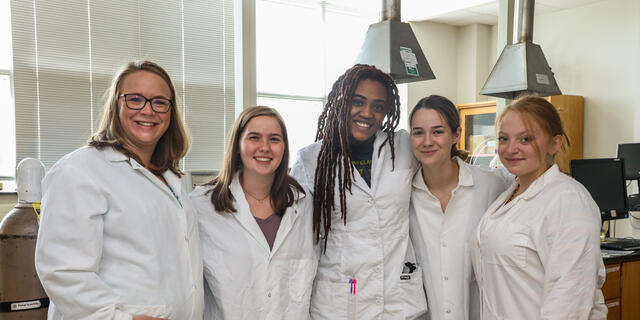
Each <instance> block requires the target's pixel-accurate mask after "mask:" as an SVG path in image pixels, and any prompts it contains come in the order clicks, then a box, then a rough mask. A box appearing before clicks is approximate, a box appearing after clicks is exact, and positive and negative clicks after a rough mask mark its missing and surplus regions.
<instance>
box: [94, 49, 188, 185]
mask: <svg viewBox="0 0 640 320" xmlns="http://www.w3.org/2000/svg"><path fill="white" fill-rule="evenodd" d="M138 71H147V72H151V73H154V74H156V75H158V76H159V77H160V78H162V79H163V80H164V82H165V83H166V84H167V86H168V87H169V89H170V90H171V97H170V99H171V108H170V110H171V111H170V112H171V117H170V120H169V127H168V128H167V131H165V133H164V134H163V135H162V137H160V140H158V143H157V144H156V147H155V149H154V150H153V154H152V155H151V160H150V166H151V167H150V168H148V169H149V171H151V172H153V173H154V174H161V173H163V172H164V171H166V170H171V171H172V172H173V173H175V174H177V175H178V176H181V175H182V171H181V170H180V168H179V165H180V159H182V158H183V157H184V156H185V155H186V154H187V152H188V151H189V145H190V138H189V134H188V132H187V129H186V128H185V126H184V124H183V123H182V114H181V112H180V109H179V106H180V103H179V102H180V100H179V98H178V96H177V95H176V89H175V87H174V86H173V82H172V81H171V77H169V74H168V73H167V71H165V70H164V69H163V68H162V67H161V66H159V65H158V64H156V63H154V62H151V61H146V60H142V61H131V62H129V63H127V64H125V65H124V66H122V67H121V68H120V70H118V72H116V74H115V76H114V77H113V80H112V81H111V86H110V87H109V89H108V90H107V92H106V94H105V101H104V105H103V108H102V118H101V120H100V125H99V127H98V130H97V131H96V133H94V134H93V136H92V137H91V138H89V140H88V142H87V144H88V145H90V146H93V147H96V148H99V149H101V148H104V147H113V148H114V149H116V150H118V151H120V152H122V153H123V154H125V155H127V156H128V157H131V158H133V159H135V160H136V161H138V162H139V163H142V162H141V161H140V158H139V157H138V155H136V154H135V153H134V152H133V151H132V150H129V149H128V147H127V145H129V143H128V142H129V138H127V135H126V133H125V132H124V129H123V128H122V125H121V124H120V116H119V114H118V98H119V97H120V93H121V92H120V90H121V89H122V83H123V81H124V78H126V77H127V76H128V75H130V74H132V73H134V72H138Z"/></svg>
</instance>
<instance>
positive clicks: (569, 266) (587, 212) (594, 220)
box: [540, 191, 604, 319]
mask: <svg viewBox="0 0 640 320" xmlns="http://www.w3.org/2000/svg"><path fill="white" fill-rule="evenodd" d="M547 208H550V209H549V210H552V212H548V214H546V215H545V216H546V219H547V228H546V230H547V231H548V232H547V234H546V235H545V237H546V239H541V241H546V242H547V243H548V253H547V254H546V255H544V254H543V255H544V256H541V258H543V260H544V263H545V279H544V292H543V299H542V304H541V306H542V307H541V310H540V319H589V318H590V314H591V312H592V309H597V308H598V307H597V306H596V305H597V304H598V303H600V301H599V300H600V299H599V298H600V297H601V294H600V290H599V289H600V286H601V285H602V282H601V278H602V275H603V274H604V265H603V264H602V258H601V256H600V242H599V239H600V238H599V233H600V215H599V211H598V209H597V207H596V206H595V203H594V202H593V200H592V199H591V198H590V197H589V196H588V195H584V194H582V193H576V192H572V191H568V192H567V191H565V192H561V193H559V194H557V195H556V196H555V197H554V200H552V201H551V203H550V205H549V206H548V207H547ZM545 256H546V257H545Z"/></svg>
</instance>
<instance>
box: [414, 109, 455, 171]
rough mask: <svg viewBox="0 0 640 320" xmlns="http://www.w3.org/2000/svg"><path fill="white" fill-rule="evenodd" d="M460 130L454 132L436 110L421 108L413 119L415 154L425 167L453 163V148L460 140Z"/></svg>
mask: <svg viewBox="0 0 640 320" xmlns="http://www.w3.org/2000/svg"><path fill="white" fill-rule="evenodd" d="M460 130H461V129H460V128H458V130H457V131H456V132H453V131H452V130H451V127H449V125H448V124H447V122H446V121H445V120H444V119H443V117H442V116H441V115H440V114H439V113H438V112H437V111H436V110H433V109H427V108H420V109H419V110H417V111H416V112H415V113H414V114H413V117H412V118H411V142H412V144H413V154H414V155H415V156H416V158H417V159H418V161H420V163H422V166H423V167H428V166H435V167H439V166H440V165H442V164H443V163H445V162H447V161H451V147H452V146H453V145H454V144H456V143H458V140H460Z"/></svg>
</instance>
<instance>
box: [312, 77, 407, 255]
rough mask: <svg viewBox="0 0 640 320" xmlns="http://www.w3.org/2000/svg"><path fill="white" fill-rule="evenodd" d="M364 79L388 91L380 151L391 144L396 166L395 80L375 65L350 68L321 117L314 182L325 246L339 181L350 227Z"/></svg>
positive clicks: (335, 86)
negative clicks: (356, 104)
mask: <svg viewBox="0 0 640 320" xmlns="http://www.w3.org/2000/svg"><path fill="white" fill-rule="evenodd" d="M364 79H369V80H374V81H377V82H379V83H380V84H382V85H383V86H384V87H385V89H386V91H387V104H388V107H389V108H388V110H389V113H388V114H387V116H386V117H385V118H386V121H385V122H384V123H383V124H382V126H381V127H380V129H381V130H382V131H383V132H385V133H386V135H387V136H386V138H385V140H384V141H383V143H382V144H381V145H380V148H379V149H378V156H380V150H382V147H383V146H384V145H385V144H386V143H387V142H388V143H389V147H391V161H392V163H394V164H395V149H394V144H393V138H394V130H395V128H396V127H397V126H398V122H399V121H400V97H399V96H398V88H397V87H396V84H395V82H394V81H393V79H392V78H391V77H390V76H389V75H388V74H386V73H384V72H382V71H380V70H379V69H377V68H376V67H375V66H370V65H365V64H357V65H355V66H353V67H351V68H350V69H348V70H347V71H346V72H345V73H344V74H343V75H341V76H340V77H339V78H338V80H336V82H335V83H334V84H333V87H332V89H331V92H329V96H328V97H327V104H326V105H325V106H324V110H323V111H322V114H321V115H320V117H319V118H318V131H317V132H316V141H318V140H322V145H321V147H320V153H319V154H318V159H317V164H318V165H317V167H316V172H315V179H314V181H315V182H314V194H313V230H314V232H315V240H316V242H318V241H319V240H320V225H321V224H322V226H323V229H324V234H323V235H324V243H325V250H326V243H327V239H328V235H329V231H330V230H331V212H332V210H333V209H335V201H334V200H335V199H334V190H335V189H334V187H335V183H336V177H337V178H338V189H339V197H340V211H341V213H342V221H343V223H344V224H345V225H346V224H347V202H346V192H347V191H349V192H351V184H352V178H353V174H354V173H353V166H352V165H351V131H350V129H349V124H348V120H349V116H350V111H351V104H352V99H353V95H354V93H355V90H356V87H357V86H358V83H359V82H360V81H362V80H364Z"/></svg>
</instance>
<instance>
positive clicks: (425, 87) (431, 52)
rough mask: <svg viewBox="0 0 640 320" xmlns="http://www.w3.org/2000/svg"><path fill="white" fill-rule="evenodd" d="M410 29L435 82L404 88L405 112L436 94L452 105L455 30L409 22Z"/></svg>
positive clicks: (455, 95)
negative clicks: (431, 70) (434, 77)
mask: <svg viewBox="0 0 640 320" xmlns="http://www.w3.org/2000/svg"><path fill="white" fill-rule="evenodd" d="M411 27H412V28H413V32H414V33H415V35H416V38H417V39H418V42H419V43H420V47H422V51H423V52H424V54H425V56H426V57H427V61H428V62H429V65H430V66H431V69H433V73H434V74H435V76H436V79H434V80H429V81H420V82H415V83H410V84H409V85H408V107H407V111H408V110H410V109H411V108H413V106H414V105H415V104H416V103H417V102H418V100H420V99H421V98H423V97H426V96H428V95H431V94H439V95H442V96H445V97H447V98H449V99H451V100H452V101H454V102H455V101H456V99H457V90H458V88H457V86H458V73H457V72H458V71H457V70H458V67H457V57H456V55H457V41H456V34H457V28H456V27H454V26H450V25H448V24H443V23H436V22H428V21H424V22H416V23H413V22H412V23H411ZM403 111H405V110H403Z"/></svg>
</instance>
